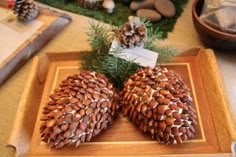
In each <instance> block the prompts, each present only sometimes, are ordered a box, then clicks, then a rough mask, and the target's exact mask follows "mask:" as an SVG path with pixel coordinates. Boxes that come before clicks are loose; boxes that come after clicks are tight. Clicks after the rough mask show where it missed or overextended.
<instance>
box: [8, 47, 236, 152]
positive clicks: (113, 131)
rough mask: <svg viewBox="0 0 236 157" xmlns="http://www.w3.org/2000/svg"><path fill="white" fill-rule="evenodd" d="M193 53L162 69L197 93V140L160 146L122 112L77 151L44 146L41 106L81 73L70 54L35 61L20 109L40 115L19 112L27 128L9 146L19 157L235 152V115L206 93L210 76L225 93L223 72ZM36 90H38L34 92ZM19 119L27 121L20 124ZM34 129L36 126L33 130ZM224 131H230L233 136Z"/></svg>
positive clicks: (18, 129) (74, 54)
mask: <svg viewBox="0 0 236 157" xmlns="http://www.w3.org/2000/svg"><path fill="white" fill-rule="evenodd" d="M192 51H193V50H192ZM192 51H190V52H189V53H185V54H184V55H183V56H177V57H175V59H174V62H173V63H168V64H164V65H161V66H165V67H167V68H169V69H173V70H174V71H175V72H177V73H179V74H180V75H181V76H182V78H183V80H184V81H185V82H186V84H187V85H188V86H189V87H190V88H191V90H192V95H193V100H194V105H195V108H196V110H197V113H198V125H197V127H196V136H195V138H194V139H192V140H189V141H186V142H185V143H184V144H181V145H163V144H158V142H156V141H153V140H152V139H151V138H150V137H148V136H147V135H145V134H142V133H140V132H139V130H138V129H137V128H136V127H135V126H134V125H133V124H132V123H131V122H130V121H129V120H128V119H127V118H126V117H123V115H121V114H120V115H119V116H118V117H117V119H116V120H115V121H114V124H113V125H112V126H110V127H109V128H108V129H107V130H105V131H103V132H102V133H101V134H99V135H98V136H96V137H95V138H94V139H93V140H92V141H91V142H87V143H84V144H81V145H80V147H79V148H78V149H75V148H71V147H67V148H63V149H59V150H56V149H51V148H50V147H49V146H48V145H47V144H46V143H44V142H41V140H40V133H39V127H40V124H41V122H40V120H39V119H40V118H41V116H42V114H41V113H42V108H43V107H44V105H45V104H46V103H47V102H48V100H49V95H50V94H51V93H52V91H53V89H54V88H55V87H57V85H58V84H59V83H60V82H61V81H62V80H63V79H65V78H66V77H67V76H68V75H70V74H73V73H76V72H79V65H80V62H79V61H78V60H77V59H78V58H79V53H78V52H71V53H60V54H58V53H49V54H48V55H47V56H45V57H42V58H39V57H35V59H34V61H33V66H32V70H31V72H32V74H33V75H32V77H30V78H29V80H31V82H30V84H29V87H27V88H26V96H25V97H26V98H24V97H23V100H22V102H21V103H20V106H22V108H23V109H26V107H24V103H25V104H26V105H30V104H31V107H27V109H28V111H27V112H31V111H29V109H30V108H32V106H33V108H32V112H34V113H36V112H37V113H38V114H35V117H32V118H31V119H30V121H28V120H27V119H28V118H27V116H26V115H25V114H26V111H24V110H23V111H22V112H20V114H19V115H18V116H20V117H21V118H17V119H18V120H17V122H18V124H22V125H21V126H20V125H18V126H16V127H15V129H14V130H13V133H12V136H11V137H12V138H11V141H10V143H11V144H12V145H14V146H16V149H17V152H18V155H19V156H23V155H26V156H35V155H39V156H45V155H46V156H74V155H78V154H79V155H80V156H91V155H92V156H107V155H108V156H113V155H116V156H132V155H176V156H182V155H183V154H188V155H190V154H199V152H201V154H202V155H204V154H222V155H223V154H224V153H228V154H230V153H231V142H232V140H233V139H234V138H235V137H234V135H233V132H231V131H230V128H232V127H231V126H230V122H231V121H232V119H231V118H232V117H228V118H227V116H224V115H226V114H228V112H229V110H228V109H227V106H225V105H227V102H223V104H222V102H221V101H219V100H218V98H215V97H214V96H210V97H209V94H207V93H208V92H209V91H208V85H209V82H206V81H205V79H206V77H207V78H209V79H211V80H212V82H211V83H210V84H212V85H214V86H215V91H214V92H213V93H220V92H222V91H221V89H220V87H221V85H220V84H215V83H216V82H215V80H217V79H215V78H218V73H209V72H208V73H205V71H204V69H208V68H207V67H211V68H212V69H211V68H210V69H211V70H215V69H216V68H217V67H215V64H214V62H215V58H214V55H213V52H212V51H211V50H204V49H200V50H199V49H198V51H197V53H193V52H192ZM195 51H196V50H195ZM188 54H190V55H188ZM193 54H194V55H193ZM64 55H65V57H66V59H65V60H64V59H63V56H64ZM205 58H206V59H207V58H208V60H207V62H205ZM209 58H210V59H209ZM199 61H201V62H203V64H204V66H201V67H199V66H198V65H199ZM41 66H42V67H41ZM39 80H40V81H39ZM33 87H37V88H34V89H33ZM32 90H33V91H32ZM211 93H212V92H211ZM28 97H30V99H28ZM222 97H224V94H222V93H221V99H225V98H222ZM39 99H41V101H39ZM29 101H30V102H31V103H30V102H29ZM212 102H214V103H212ZM32 104H33V105H32ZM216 107H217V108H218V109H217V110H221V111H223V113H224V114H223V113H222V114H220V113H218V114H214V112H213V110H214V109H215V108H216ZM36 115H37V118H36ZM218 115H219V116H218ZM222 116H223V117H222ZM23 117H24V118H23ZM19 119H22V121H21V122H20V123H19ZM220 119H221V120H220ZM34 120H35V121H34ZM24 123H26V124H27V125H30V124H31V128H29V130H31V131H29V132H30V134H27V133H25V132H22V131H21V130H22V127H24ZM222 123H224V128H221V130H218V129H219V128H218V124H222ZM32 126H34V131H33V129H32ZM28 127H29V126H28ZM225 130H228V132H226V131H225ZM22 133H23V134H22ZM31 135H32V138H31ZM22 139H25V144H22V143H19V142H20V141H22ZM29 144H30V146H29Z"/></svg>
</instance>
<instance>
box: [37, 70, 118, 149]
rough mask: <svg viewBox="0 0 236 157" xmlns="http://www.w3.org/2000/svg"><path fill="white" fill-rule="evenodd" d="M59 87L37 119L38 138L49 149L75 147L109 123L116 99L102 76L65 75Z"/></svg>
mask: <svg viewBox="0 0 236 157" xmlns="http://www.w3.org/2000/svg"><path fill="white" fill-rule="evenodd" d="M59 86H60V88H58V89H55V90H54V93H53V94H52V95H51V96H50V98H51V100H50V101H49V103H48V104H47V105H46V106H45V107H44V111H43V114H44V116H43V117H42V118H41V121H43V123H42V124H41V127H40V133H41V138H42V140H43V141H45V142H47V143H49V144H50V145H51V147H54V148H61V147H63V146H70V145H73V146H75V147H78V146H79V144H80V143H82V142H85V141H90V140H91V138H92V137H94V136H96V135H97V134H99V133H100V132H101V131H102V130H103V129H106V128H107V126H108V125H110V124H111V123H112V122H113V118H114V116H115V114H116V112H117V110H118V108H119V106H118V103H117V100H118V96H117V94H116V91H115V88H113V85H112V84H110V83H109V82H108V79H107V78H106V77H105V76H104V75H103V74H97V73H95V72H88V71H84V72H81V73H80V74H74V75H71V76H68V77H67V79H65V80H64V81H62V83H61V84H60V85H59Z"/></svg>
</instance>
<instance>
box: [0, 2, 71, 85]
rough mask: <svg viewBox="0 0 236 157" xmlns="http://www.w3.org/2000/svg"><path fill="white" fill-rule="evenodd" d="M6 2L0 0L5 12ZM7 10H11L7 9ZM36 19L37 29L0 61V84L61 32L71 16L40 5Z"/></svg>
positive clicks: (0, 5) (0, 6)
mask: <svg viewBox="0 0 236 157" xmlns="http://www.w3.org/2000/svg"><path fill="white" fill-rule="evenodd" d="M6 4H7V0H0V8H2V9H5V10H6V12H7V11H8V8H7V7H6V6H5V5H6ZM8 12H11V11H10V10H9V11H8ZM36 20H37V21H39V22H40V23H42V25H41V26H40V27H39V29H37V30H36V31H34V32H32V34H31V36H30V37H29V38H28V39H27V40H25V41H24V42H23V43H22V44H21V45H20V46H18V45H17V48H16V49H14V51H12V52H11V53H10V54H9V55H7V57H6V58H5V57H4V59H3V61H0V86H1V85H2V84H3V83H4V82H5V81H6V80H7V79H8V78H9V77H10V76H11V75H13V74H14V73H15V72H16V71H17V70H18V69H19V68H20V67H21V66H22V65H23V64H24V63H25V62H27V61H28V60H29V59H30V58H31V57H32V56H33V55H34V54H35V53H37V52H38V51H39V50H40V49H41V48H42V47H43V46H45V45H46V44H47V43H48V42H49V41H50V40H51V39H52V38H53V37H55V36H56V35H57V34H58V33H59V32H61V31H62V30H63V28H64V27H65V26H67V25H68V24H69V23H70V22H71V17H70V16H69V15H66V14H63V13H59V12H56V11H53V10H49V9H46V8H41V7H40V14H39V16H38V17H37V19H36ZM18 23H19V22H18ZM26 25H29V24H26ZM3 31H4V30H3ZM11 44H14V43H11ZM6 46H9V45H6ZM1 53H5V52H1Z"/></svg>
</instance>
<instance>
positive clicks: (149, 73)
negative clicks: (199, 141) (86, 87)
mask: <svg viewBox="0 0 236 157" xmlns="http://www.w3.org/2000/svg"><path fill="white" fill-rule="evenodd" d="M120 99H121V103H122V105H123V109H122V111H123V114H124V115H126V116H129V118H130V119H131V121H132V122H133V123H134V124H135V125H136V126H137V127H139V129H140V130H141V131H143V132H145V133H147V134H149V135H151V137H152V138H154V139H156V140H157V141H160V142H161V143H166V144H169V143H171V144H175V143H182V142H183V141H185V140H187V139H191V138H193V137H194V134H195V129H194V125H196V124H197V122H196V118H197V116H196V112H195V109H194V107H193V101H192V97H191V94H190V89H189V88H188V87H187V86H186V84H185V83H184V82H183V80H182V79H181V77H180V76H179V75H178V74H176V73H175V72H173V71H171V70H168V69H167V68H161V67H155V68H153V69H151V68H149V67H147V68H145V69H138V70H137V72H136V73H135V74H133V75H132V76H130V78H129V79H128V80H127V81H126V82H125V83H124V89H123V90H122V91H121V94H120Z"/></svg>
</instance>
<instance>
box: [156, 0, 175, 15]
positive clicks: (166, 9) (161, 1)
mask: <svg viewBox="0 0 236 157" xmlns="http://www.w3.org/2000/svg"><path fill="white" fill-rule="evenodd" d="M154 6H155V9H156V10H157V11H158V12H159V13H160V14H161V15H163V16H165V17H172V16H174V15H175V5H174V4H173V3H172V2H171V1H170V0H155V2H154Z"/></svg>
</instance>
